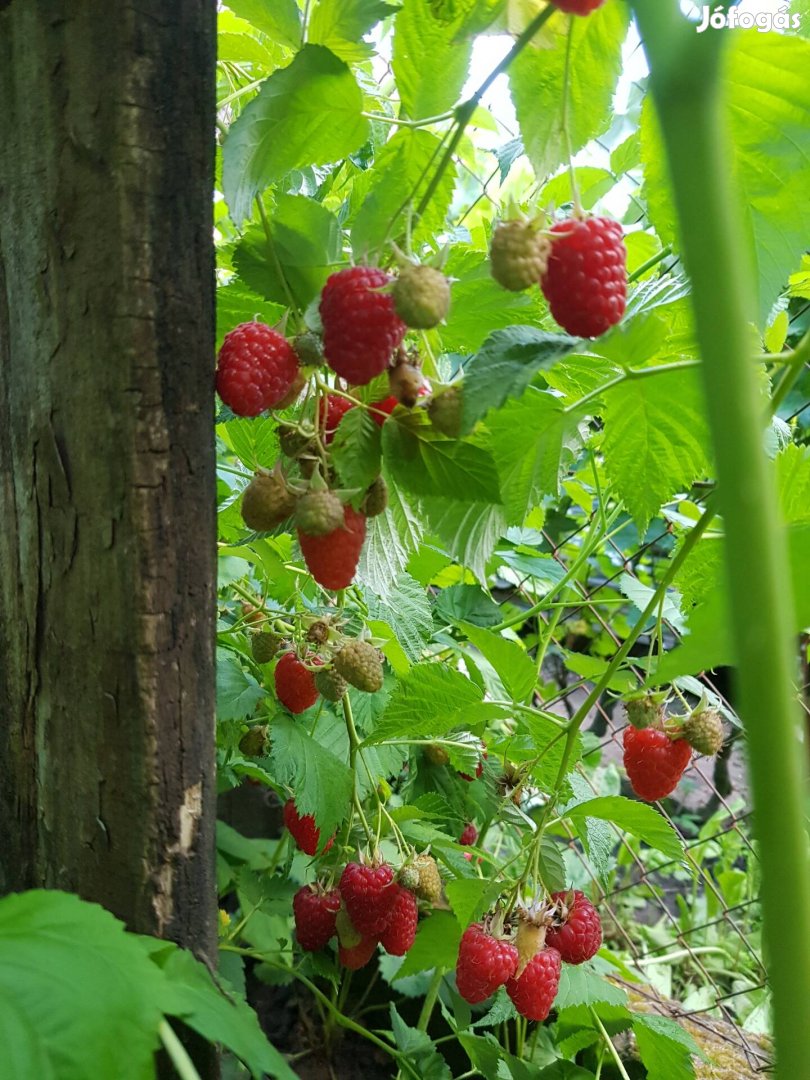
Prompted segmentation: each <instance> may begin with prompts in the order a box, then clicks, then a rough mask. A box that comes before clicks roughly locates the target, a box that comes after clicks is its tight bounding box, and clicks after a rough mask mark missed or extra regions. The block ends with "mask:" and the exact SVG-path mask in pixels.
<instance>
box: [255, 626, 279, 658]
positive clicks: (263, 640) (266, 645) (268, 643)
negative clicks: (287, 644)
mask: <svg viewBox="0 0 810 1080" xmlns="http://www.w3.org/2000/svg"><path fill="white" fill-rule="evenodd" d="M280 643H281V639H280V638H277V637H276V635H275V634H271V633H269V632H268V631H266V630H263V631H262V632H261V633H259V634H253V636H252V637H251V639H250V652H251V655H252V657H253V659H254V660H255V661H256V663H257V664H269V663H270V661H271V660H272V659H273V657H274V656H275V655H276V653H277V652H278V647H279V645H280Z"/></svg>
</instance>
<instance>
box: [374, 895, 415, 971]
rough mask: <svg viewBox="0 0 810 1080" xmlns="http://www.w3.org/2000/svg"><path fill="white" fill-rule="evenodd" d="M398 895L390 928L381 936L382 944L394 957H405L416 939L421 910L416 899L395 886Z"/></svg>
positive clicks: (390, 920) (387, 927) (392, 910)
mask: <svg viewBox="0 0 810 1080" xmlns="http://www.w3.org/2000/svg"><path fill="white" fill-rule="evenodd" d="M395 888H396V890H397V893H396V896H395V898H394V906H393V908H392V909H391V917H390V919H389V921H388V926H386V928H385V929H384V930H383V932H382V934H380V944H381V945H382V947H383V948H384V949H385V951H386V952H387V953H390V954H391V955H392V956H404V955H405V953H406V952H407V951H408V950H409V949H410V947H411V946H412V945H413V942H414V938H415V937H416V923H417V920H418V918H419V909H418V908H417V906H416V897H415V896H414V895H413V893H412V892H411V891H410V889H405V888H403V887H402V885H396V886H395Z"/></svg>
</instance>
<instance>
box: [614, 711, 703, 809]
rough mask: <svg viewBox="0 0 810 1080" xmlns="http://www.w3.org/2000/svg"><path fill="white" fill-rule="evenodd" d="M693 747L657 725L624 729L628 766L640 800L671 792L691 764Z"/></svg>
mask: <svg viewBox="0 0 810 1080" xmlns="http://www.w3.org/2000/svg"><path fill="white" fill-rule="evenodd" d="M691 756H692V748H691V746H690V745H689V743H687V742H686V741H685V740H681V739H670V737H669V735H667V733H666V732H665V731H660V730H659V729H657V728H642V729H641V730H640V731H639V730H638V729H637V728H634V727H627V728H625V729H624V767H625V769H626V770H627V776H628V779H629V780H630V784H631V785H632V788H633V791H635V793H636V795H638V797H639V798H640V799H645V800H646V801H647V802H655V801H656V800H657V799H665V798H666V797H667V795H671V794H672V792H673V791H674V790H675V788H676V787H677V786H678V781H679V780H680V778H681V776H682V775H683V771H684V769H685V768H686V766H687V765H688V764H689V760H690V758H691Z"/></svg>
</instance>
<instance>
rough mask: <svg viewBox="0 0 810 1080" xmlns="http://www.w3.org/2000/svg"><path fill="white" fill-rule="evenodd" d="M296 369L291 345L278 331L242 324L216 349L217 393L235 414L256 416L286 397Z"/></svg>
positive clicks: (254, 324) (252, 323)
mask: <svg viewBox="0 0 810 1080" xmlns="http://www.w3.org/2000/svg"><path fill="white" fill-rule="evenodd" d="M298 370H299V369H298V357H297V356H296V355H295V352H294V351H293V347H292V345H290V343H289V342H288V341H287V339H286V338H285V337H284V336H283V335H281V334H279V332H278V331H277V330H273V329H272V328H271V327H269V326H265V325H264V323H259V322H247V323H241V324H240V325H239V326H237V327H235V328H234V329H233V330H231V332H230V333H229V334H226V335H225V339H224V341H223V342H222V348H221V349H220V350H219V360H218V362H217V393H218V394H219V396H220V397H221V398H222V400H223V401H224V402H225V404H226V405H228V406H229V407H230V408H231V409H232V410H233V411H234V412H235V413H236V415H237V416H258V415H259V413H260V412H264V410H265V409H272V408H273V407H274V406H275V405H278V403H279V402H280V401H282V400H283V399H284V398H285V397H286V395H287V394H288V393H289V392H290V390H291V388H292V386H293V384H294V383H295V380H296V378H297V376H298Z"/></svg>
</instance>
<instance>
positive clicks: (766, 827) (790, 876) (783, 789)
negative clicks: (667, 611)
mask: <svg viewBox="0 0 810 1080" xmlns="http://www.w3.org/2000/svg"><path fill="white" fill-rule="evenodd" d="M631 2H632V7H633V9H634V11H635V13H636V19H637V22H638V26H639V30H640V33H641V37H642V41H643V44H644V48H645V51H646V53H647V58H648V61H649V66H650V84H651V88H652V93H653V96H654V100H655V103H656V107H657V111H658V116H659V119H660V122H661V129H662V133H663V137H664V144H665V148H666V152H667V158H668V161H669V169H670V174H671V177H672V181H673V188H674V193H675V205H676V209H677V211H678V216H679V219H680V229H681V239H682V246H683V251H684V258H685V262H686V268H687V271H688V273H689V275H690V277H691V280H692V304H693V307H694V312H695V323H696V328H697V336H698V341H699V344H700V349H701V354H702V358H703V365H702V369H701V370H702V372H703V382H704V388H705V391H706V401H707V407H708V413H709V421H710V425H711V433H712V442H713V447H714V456H715V460H716V462H717V479H718V494H719V498H720V500H721V503H720V507H721V510H722V513H723V519H724V524H725V537H726V539H725V558H726V573H727V580H728V584H729V594H730V617H731V631H732V640H733V643H734V652H735V659H736V674H737V678H738V686H739V694H740V709H739V712H740V716H741V717H742V719H743V722H744V724H745V728H746V733H747V739H748V745H749V751H750V752H749V755H748V760H749V769H750V775H751V784H752V794H753V804H754V808H755V815H754V827H755V831H756V835H757V839H758V841H759V852H760V859H761V864H762V886H761V896H762V909H763V922H764V943H765V954H766V956H767V958H768V971H769V981H770V985H771V989H772V993H773V1006H774V1008H773V1013H774V1035H775V1044H776V1076H777V1077H778V1078H780V1080H787V1078H788V1077H790V1078H791V1080H792V1078H794V1077H796V1076H801V1075H803V1073H805V1072H806V1071H807V1061H808V1058H810V1027H808V1025H807V1024H801V1023H798V1024H797V1023H796V1015H795V1008H796V1002H797V1001H805V1002H806V1001H810V873H808V851H807V834H806V831H805V827H804V811H805V803H804V792H805V790H806V786H805V785H806V766H805V754H803V753H802V752H801V742H800V739H801V734H800V731H801V728H800V723H799V715H798V709H797V707H796V701H795V697H794V692H793V687H792V684H793V679H794V675H795V663H794V661H795V655H794V648H795V643H794V640H793V636H792V628H793V626H794V622H793V618H792V614H793V613H792V611H791V599H790V598H791V592H790V577H789V573H788V562H787V555H786V547H785V542H784V536H783V534H782V532H781V530H780V527H779V520H780V519H779V512H778V507H777V500H776V493H775V484H774V477H773V469H772V466H771V463H770V462H769V461H768V459H767V457H766V455H765V453H764V451H763V446H762V421H763V417H762V404H761V398H760V392H759V386H758V380H757V377H756V372H755V370H754V367H753V365H752V364H751V348H750V337H749V322H750V320H751V318H752V312H753V311H755V310H756V307H755V304H754V301H753V287H752V282H751V281H750V271H749V265H750V261H749V258H748V252H747V251H746V249H745V245H744V237H745V229H744V227H743V222H742V219H741V216H740V213H739V209H738V205H739V204H738V193H737V192H736V191H735V190H734V188H733V185H732V170H731V169H730V168H729V162H730V161H732V160H733V156H732V146H731V143H730V140H729V133H728V130H727V123H726V112H725V106H726V103H725V101H724V100H723V97H722V93H721V83H720V50H721V48H722V46H723V42H724V40H728V35H725V34H704V35H700V36H696V35H695V33H694V27H693V26H692V25H691V24H690V23H689V22H688V21H687V20H686V19H684V18H683V16H682V15H681V13H680V10H679V5H678V3H677V0H667V2H666V3H663V2H662V0H631Z"/></svg>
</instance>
